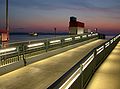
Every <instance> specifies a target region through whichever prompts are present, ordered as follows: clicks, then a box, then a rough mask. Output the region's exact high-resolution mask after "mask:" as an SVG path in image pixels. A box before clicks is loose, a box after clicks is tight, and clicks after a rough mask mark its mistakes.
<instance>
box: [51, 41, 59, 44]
mask: <svg viewBox="0 0 120 89" xmlns="http://www.w3.org/2000/svg"><path fill="white" fill-rule="evenodd" d="M58 43H61V41H60V40H53V41H50V44H58Z"/></svg>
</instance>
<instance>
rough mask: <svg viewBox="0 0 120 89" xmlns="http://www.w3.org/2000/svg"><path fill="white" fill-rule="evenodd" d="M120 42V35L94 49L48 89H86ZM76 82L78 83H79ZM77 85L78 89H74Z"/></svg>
mask: <svg viewBox="0 0 120 89" xmlns="http://www.w3.org/2000/svg"><path fill="white" fill-rule="evenodd" d="M119 41H120V34H119V35H117V36H115V37H113V38H112V39H110V40H108V41H107V42H105V43H103V44H101V45H100V46H98V47H96V48H94V49H93V50H92V51H91V52H89V53H88V54H87V55H86V56H85V57H84V58H83V59H82V60H80V61H79V62H78V63H77V64H75V65H74V66H73V67H72V68H71V69H70V70H68V71H67V72H66V73H65V74H64V75H62V76H61V77H60V78H59V79H58V80H56V81H55V82H54V83H53V84H52V85H50V86H49V87H48V89H69V88H70V89H84V88H85V86H86V84H87V83H88V81H89V79H90V77H91V76H92V74H93V73H94V71H95V69H96V68H97V67H98V65H100V63H101V62H103V61H104V59H105V58H106V57H107V56H108V55H109V53H110V52H111V51H112V49H113V48H114V47H115V46H116V45H117V43H118V42H119ZM75 81H78V83H77V82H75ZM74 82H75V83H76V84H75V83H74ZM77 84H78V85H77ZM72 85H73V86H72ZM75 85H76V87H74V86H75Z"/></svg>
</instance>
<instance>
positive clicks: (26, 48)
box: [0, 33, 98, 67]
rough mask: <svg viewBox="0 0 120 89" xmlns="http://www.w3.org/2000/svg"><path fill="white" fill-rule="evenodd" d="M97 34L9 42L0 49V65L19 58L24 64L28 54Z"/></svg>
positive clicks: (66, 44)
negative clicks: (5, 46)
mask: <svg viewBox="0 0 120 89" xmlns="http://www.w3.org/2000/svg"><path fill="white" fill-rule="evenodd" d="M97 36H98V33H93V34H83V35H68V36H61V37H54V38H48V39H40V40H30V41H23V42H14V43H10V44H9V48H5V49H0V67H2V66H5V65H9V64H11V63H15V62H17V61H19V60H23V61H24V65H26V59H27V58H28V57H30V56H33V55H37V54H40V53H41V52H47V51H50V50H53V49H57V48H61V47H64V46H68V45H71V44H75V43H78V42H82V41H84V40H87V39H91V38H94V37H97Z"/></svg>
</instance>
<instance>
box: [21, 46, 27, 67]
mask: <svg viewBox="0 0 120 89" xmlns="http://www.w3.org/2000/svg"><path fill="white" fill-rule="evenodd" d="M22 56H23V62H24V66H26V64H27V62H26V59H25V45H24V44H22Z"/></svg>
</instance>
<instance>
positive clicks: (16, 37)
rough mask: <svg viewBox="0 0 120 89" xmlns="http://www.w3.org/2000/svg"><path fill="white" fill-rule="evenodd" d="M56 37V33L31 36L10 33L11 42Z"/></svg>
mask: <svg viewBox="0 0 120 89" xmlns="http://www.w3.org/2000/svg"><path fill="white" fill-rule="evenodd" d="M51 37H55V35H38V36H30V35H10V43H11V42H19V41H28V40H37V39H44V38H51Z"/></svg>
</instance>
